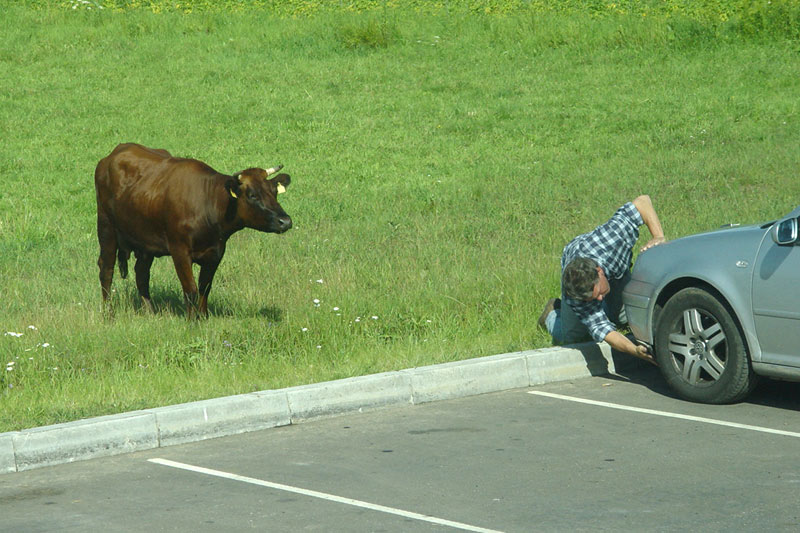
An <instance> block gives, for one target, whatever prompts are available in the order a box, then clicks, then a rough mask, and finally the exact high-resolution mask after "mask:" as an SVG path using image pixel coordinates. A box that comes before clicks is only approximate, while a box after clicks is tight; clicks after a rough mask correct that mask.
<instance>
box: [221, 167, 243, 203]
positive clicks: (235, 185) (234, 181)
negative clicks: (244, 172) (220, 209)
mask: <svg viewBox="0 0 800 533" xmlns="http://www.w3.org/2000/svg"><path fill="white" fill-rule="evenodd" d="M239 174H241V172H237V173H236V174H234V175H233V177H232V178H231V179H229V180H228V181H226V182H225V188H226V189H227V190H228V193H230V195H231V196H232V197H233V198H238V197H239V193H240V192H241V191H240V189H241V187H240V185H241V183H240V182H239Z"/></svg>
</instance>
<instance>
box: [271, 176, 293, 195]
mask: <svg viewBox="0 0 800 533" xmlns="http://www.w3.org/2000/svg"><path fill="white" fill-rule="evenodd" d="M272 181H273V182H275V187H277V189H278V194H281V193H282V192H286V187H288V186H289V183H291V182H292V178H291V177H290V176H289V174H278V175H277V176H275V177H274V178H272Z"/></svg>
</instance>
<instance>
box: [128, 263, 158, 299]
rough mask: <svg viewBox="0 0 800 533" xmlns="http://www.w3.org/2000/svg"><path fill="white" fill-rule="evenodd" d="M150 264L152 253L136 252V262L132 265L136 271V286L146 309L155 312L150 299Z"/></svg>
mask: <svg viewBox="0 0 800 533" xmlns="http://www.w3.org/2000/svg"><path fill="white" fill-rule="evenodd" d="M152 265H153V256H152V255H150V254H148V253H144V252H136V264H135V265H134V267H133V269H134V271H135V272H136V288H137V289H138V291H139V296H141V298H142V303H143V304H144V306H145V307H146V308H147V310H148V311H150V312H151V313H155V311H156V310H155V308H154V307H153V302H152V301H151V300H150V267H151V266H152Z"/></svg>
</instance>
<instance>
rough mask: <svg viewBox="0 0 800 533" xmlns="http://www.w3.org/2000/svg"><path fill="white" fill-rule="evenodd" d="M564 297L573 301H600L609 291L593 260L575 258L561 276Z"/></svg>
mask: <svg viewBox="0 0 800 533" xmlns="http://www.w3.org/2000/svg"><path fill="white" fill-rule="evenodd" d="M561 286H562V287H563V288H564V295H565V296H566V297H567V298H571V299H573V300H583V301H587V302H588V301H592V300H602V299H603V298H604V297H605V296H606V294H608V293H609V292H610V290H611V288H610V286H609V284H608V279H607V278H606V274H605V272H603V269H602V268H601V267H600V266H599V265H598V264H597V262H595V261H594V260H593V259H589V258H588V257H577V258H575V259H573V260H572V261H570V262H569V264H568V265H567V266H566V267H565V268H564V272H563V273H562V274H561Z"/></svg>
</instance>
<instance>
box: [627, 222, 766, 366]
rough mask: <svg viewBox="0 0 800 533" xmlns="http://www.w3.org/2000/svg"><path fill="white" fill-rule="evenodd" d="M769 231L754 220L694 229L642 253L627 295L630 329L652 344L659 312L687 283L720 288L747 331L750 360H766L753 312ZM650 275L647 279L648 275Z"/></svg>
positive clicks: (719, 294)
mask: <svg viewBox="0 0 800 533" xmlns="http://www.w3.org/2000/svg"><path fill="white" fill-rule="evenodd" d="M767 234H768V231H766V230H765V229H763V228H760V227H758V226H749V227H743V228H734V229H726V230H722V231H715V232H711V233H704V234H699V235H692V236H690V237H684V238H682V239H678V240H676V241H672V242H668V243H665V244H663V245H660V246H656V247H654V248H651V249H649V250H647V251H645V252H643V253H641V254H640V255H639V257H638V259H637V261H636V265H635V266H634V269H633V272H632V279H631V282H630V283H629V284H628V286H627V287H626V288H625V294H624V295H623V297H624V301H625V305H626V310H627V311H628V315H629V316H628V318H629V323H630V324H631V330H632V332H633V333H634V336H636V337H637V339H639V340H641V341H643V342H645V343H646V344H649V345H650V346H652V345H653V342H654V335H655V328H656V326H657V319H658V313H659V311H660V309H661V308H662V307H663V306H664V304H665V303H666V302H667V300H669V298H670V297H672V295H674V294H675V293H677V292H678V291H680V290H682V289H684V288H687V287H698V288H704V289H706V290H708V291H709V292H712V293H714V294H715V296H716V297H718V298H719V299H720V300H721V301H722V302H723V303H724V304H725V305H726V306H727V307H728V308H729V309H730V311H731V312H732V314H733V316H734V318H735V319H736V320H737V322H738V324H739V325H740V327H741V329H742V332H743V333H744V337H745V342H746V343H747V346H748V349H749V352H750V357H751V360H753V361H760V360H761V348H760V346H759V344H758V339H757V338H756V335H755V326H754V322H753V317H752V312H751V310H752V291H751V284H752V277H753V268H754V263H755V258H756V254H757V251H758V249H759V247H760V245H761V242H762V241H763V239H764V237H765V236H766V235H767ZM645 280H646V281H645Z"/></svg>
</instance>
